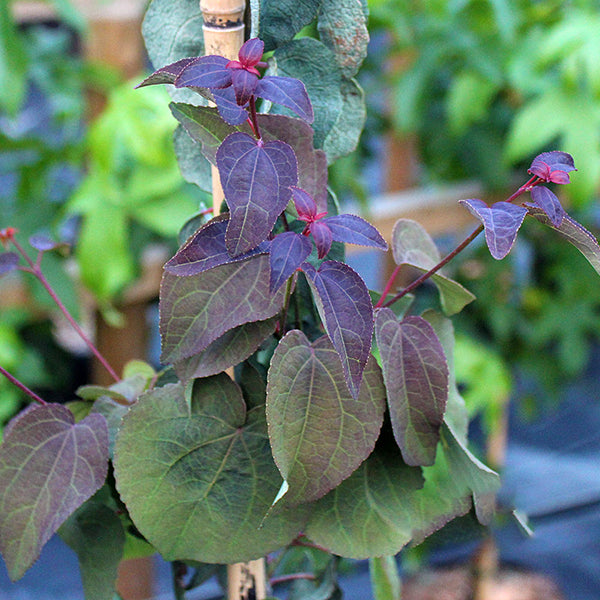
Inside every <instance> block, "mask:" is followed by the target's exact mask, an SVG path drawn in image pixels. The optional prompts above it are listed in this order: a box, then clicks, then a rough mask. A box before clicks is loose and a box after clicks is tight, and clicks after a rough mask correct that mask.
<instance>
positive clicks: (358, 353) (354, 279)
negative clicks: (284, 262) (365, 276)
mask: <svg viewBox="0 0 600 600" xmlns="http://www.w3.org/2000/svg"><path fill="white" fill-rule="evenodd" d="M302 269H303V271H304V273H305V274H306V276H307V278H308V282H309V283H310V286H311V288H312V291H313V296H314V298H315V302H316V304H317V308H318V310H319V315H320V317H321V320H322V321H323V325H324V326H325V331H326V332H327V335H328V336H329V339H330V340H331V343H332V344H333V347H334V348H335V349H336V351H337V353H338V354H339V356H340V359H341V361H342V366H343V368H344V376H345V378H346V383H347V385H348V389H349V390H350V393H351V394H352V397H353V398H357V397H358V392H359V388H360V382H361V379H362V372H363V369H364V368H365V365H366V364H367V359H368V358H369V352H370V350H371V337H372V335H373V305H372V304H371V298H370V296H369V290H367V287H366V285H365V283H364V281H363V280H362V279H361V277H360V276H359V275H358V274H357V273H355V272H354V271H353V270H352V269H351V268H350V267H349V266H348V265H346V264H344V263H340V262H337V261H334V260H328V261H325V262H324V263H323V264H322V265H321V266H320V267H319V270H318V271H317V270H316V269H315V268H314V267H313V266H312V265H310V264H308V263H304V265H303V267H302Z"/></svg>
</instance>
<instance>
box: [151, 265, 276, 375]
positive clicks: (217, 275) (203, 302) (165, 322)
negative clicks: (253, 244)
mask: <svg viewBox="0 0 600 600" xmlns="http://www.w3.org/2000/svg"><path fill="white" fill-rule="evenodd" d="M269 275H270V267H269V257H268V256H267V255H266V254H258V255H257V256H253V257H251V258H249V259H247V260H244V261H240V262H234V263H231V264H225V265H221V266H219V267H214V268H212V269H210V270H208V271H204V272H202V273H198V274H197V275H190V276H189V277H176V276H174V275H171V274H170V273H168V272H165V273H164V274H163V279H162V283H161V295H160V307H159V308H160V333H161V337H162V355H161V360H162V362H163V363H164V364H167V363H171V362H175V363H176V362H179V361H181V360H183V359H185V358H188V357H190V356H193V355H195V354H199V353H200V352H202V351H203V350H204V349H205V348H206V347H207V346H208V345H209V344H210V343H211V342H213V341H215V340H216V339H217V338H219V337H221V336H222V335H223V334H224V333H225V332H226V331H229V330H230V329H233V328H234V327H237V326H238V325H243V324H244V323H250V322H254V321H264V320H265V319H269V318H270V317H273V316H275V315H276V314H277V313H278V312H279V311H280V310H281V307H282V306H283V298H284V290H283V289H282V290H280V291H279V292H277V293H276V294H271V292H270V291H269Z"/></svg>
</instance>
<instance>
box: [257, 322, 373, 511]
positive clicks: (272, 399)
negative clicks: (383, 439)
mask: <svg viewBox="0 0 600 600" xmlns="http://www.w3.org/2000/svg"><path fill="white" fill-rule="evenodd" d="M384 410H385V388H384V387H383V379H382V376H381V370H380V368H379V366H378V365H377V362H376V361H375V360H374V359H373V358H371V359H370V361H369V362H368V363H367V367H366V368H365V371H364V374H363V379H362V384H361V388H360V392H359V394H358V397H357V398H356V399H354V398H352V396H351V395H350V394H349V392H348V387H347V385H346V381H345V378H344V372H343V369H342V364H341V362H340V358H339V356H338V354H337V352H336V351H335V349H334V348H333V346H332V345H331V342H330V340H329V338H327V336H323V337H321V338H319V339H318V340H317V341H315V342H313V343H312V344H311V343H310V342H309V340H308V339H307V338H306V336H305V335H304V333H302V332H301V331H298V330H293V331H290V332H289V333H288V334H286V336H285V337H284V338H283V339H282V340H281V341H280V342H279V345H278V346H277V349H276V350H275V353H274V355H273V358H272V359H271V366H270V368H269V376H268V384H267V421H268V424H269V438H270V440H271V448H272V450H273V458H274V459H275V463H276V464H277V466H278V467H279V470H280V472H281V475H282V477H283V478H284V480H285V482H286V484H287V488H288V491H287V493H286V497H287V499H288V501H289V502H291V503H296V504H297V503H302V502H310V501H313V500H316V499H318V498H320V497H322V496H324V495H325V494H326V493H327V492H329V491H330V490H331V489H333V488H334V487H335V486H337V485H338V484H339V483H340V482H342V481H343V480H344V479H346V478H347V477H349V476H350V474H351V473H352V472H353V471H354V470H356V468H357V467H358V466H359V465H360V463H362V461H363V460H365V458H367V456H368V455H369V454H370V453H371V451H372V450H373V448H374V447H375V442H376V441H377V437H378V436H379V430H380V429H381V424H382V423H383V412H384Z"/></svg>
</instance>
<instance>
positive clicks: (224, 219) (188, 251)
mask: <svg viewBox="0 0 600 600" xmlns="http://www.w3.org/2000/svg"><path fill="white" fill-rule="evenodd" d="M228 223H229V215H228V214H221V215H219V216H218V217H215V218H214V219H212V220H211V221H209V222H208V223H206V224H205V225H203V226H202V227H201V228H200V229H199V230H198V231H197V232H196V233H195V234H194V235H193V236H192V237H191V238H190V239H189V240H188V241H187V242H186V243H185V244H184V245H183V246H182V247H181V248H180V249H179V250H178V251H177V253H176V254H175V256H173V258H171V260H169V261H168V262H167V263H166V264H165V271H168V272H169V273H172V274H173V275H177V276H178V277H189V276H190V275H197V274H198V273H202V271H207V270H208V269H212V268H213V267H218V266H219V265H225V264H228V263H232V262H238V261H240V260H246V259H248V258H250V257H251V256H255V255H257V254H261V253H266V252H268V250H269V242H266V241H265V242H261V243H260V244H259V245H258V246H257V247H256V248H254V249H253V250H251V251H250V252H248V253H246V254H241V255H239V256H236V257H235V258H232V257H231V256H230V255H229V252H227V246H226V245H225V232H226V230H227V225H228Z"/></svg>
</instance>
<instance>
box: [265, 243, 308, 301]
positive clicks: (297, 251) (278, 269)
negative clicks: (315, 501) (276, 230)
mask: <svg viewBox="0 0 600 600" xmlns="http://www.w3.org/2000/svg"><path fill="white" fill-rule="evenodd" d="M311 250H312V246H311V243H310V241H309V240H308V239H307V238H306V237H305V236H303V235H299V234H297V233H294V232H293V231H284V232H283V233H280V234H279V235H277V236H275V237H274V238H273V240H272V241H271V248H270V251H269V260H270V264H271V277H270V279H269V287H270V289H271V293H275V292H276V291H277V290H278V289H279V288H280V287H281V286H282V285H283V284H284V283H285V282H286V281H287V280H288V279H289V277H290V276H291V275H292V273H294V271H296V269H298V268H299V267H300V266H301V265H302V263H303V262H304V261H305V260H306V259H307V258H308V256H309V254H310V252H311Z"/></svg>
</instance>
